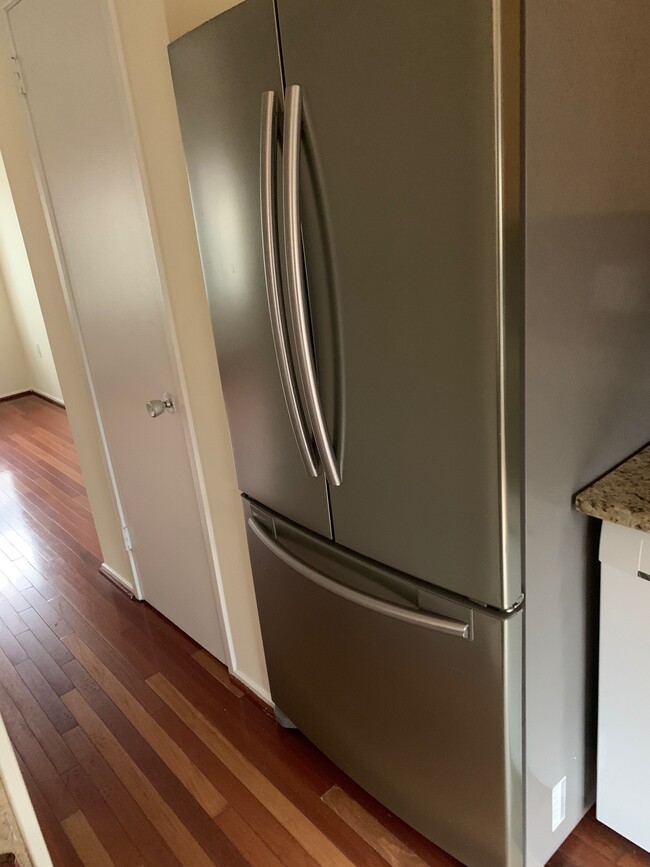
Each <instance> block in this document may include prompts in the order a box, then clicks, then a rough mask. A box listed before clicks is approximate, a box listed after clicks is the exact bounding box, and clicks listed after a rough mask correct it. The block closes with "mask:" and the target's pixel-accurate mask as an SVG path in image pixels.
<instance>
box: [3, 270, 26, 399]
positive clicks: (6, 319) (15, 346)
mask: <svg viewBox="0 0 650 867" xmlns="http://www.w3.org/2000/svg"><path fill="white" fill-rule="evenodd" d="M31 379H32V376H31V370H30V369H29V364H28V362H27V356H26V355H25V352H24V350H23V345H22V341H21V339H20V335H19V334H18V328H17V326H16V320H15V318H14V314H13V310H12V309H11V304H10V303H9V296H8V294H7V290H6V287H5V284H4V281H3V280H2V275H1V274H0V397H5V396H6V395H9V394H14V393H15V392H17V391H27V390H28V389H30V388H31V384H30V383H31Z"/></svg>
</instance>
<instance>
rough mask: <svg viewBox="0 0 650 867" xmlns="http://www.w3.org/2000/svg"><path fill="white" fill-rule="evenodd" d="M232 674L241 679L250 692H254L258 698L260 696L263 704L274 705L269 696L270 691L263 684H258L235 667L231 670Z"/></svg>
mask: <svg viewBox="0 0 650 867" xmlns="http://www.w3.org/2000/svg"><path fill="white" fill-rule="evenodd" d="M232 675H233V677H236V678H237V680H239V681H241V683H243V684H244V686H245V687H247V688H248V689H250V691H251V692H254V693H255V695H256V696H257V697H258V698H261V699H262V701H263V702H264V703H265V704H268V705H269V706H270V707H275V702H274V701H273V699H272V698H271V693H270V692H269V691H268V690H267V689H265V688H264V687H263V686H260V685H259V683H255V681H253V680H251V679H250V677H248V675H246V674H244V672H243V671H239V670H237V669H235V670H234V671H233V672H232Z"/></svg>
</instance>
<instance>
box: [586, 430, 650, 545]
mask: <svg viewBox="0 0 650 867" xmlns="http://www.w3.org/2000/svg"><path fill="white" fill-rule="evenodd" d="M575 507H576V509H577V510H578V511H579V512H584V513H585V515H592V516H593V517H594V518H602V520H603V521H612V522H613V523H614V524H623V525H624V526H625V527H631V528H632V529H633V530H643V531H644V532H646V533H648V532H650V445H649V446H646V447H645V448H644V449H642V450H641V451H640V452H637V453H636V454H635V455H632V457H631V458H628V459H627V460H626V461H624V462H623V463H622V464H620V465H619V466H618V467H616V468H615V469H613V470H612V471H611V472H609V473H607V475H605V476H603V477H602V478H601V479H598V481H597V482H594V483H593V485H589V487H588V488H585V489H584V490H583V491H580V493H579V494H576V496H575Z"/></svg>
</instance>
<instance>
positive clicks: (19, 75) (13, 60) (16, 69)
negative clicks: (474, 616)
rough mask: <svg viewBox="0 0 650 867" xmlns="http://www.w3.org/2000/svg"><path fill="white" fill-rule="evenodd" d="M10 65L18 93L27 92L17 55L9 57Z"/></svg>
mask: <svg viewBox="0 0 650 867" xmlns="http://www.w3.org/2000/svg"><path fill="white" fill-rule="evenodd" d="M11 65H12V67H13V71H14V78H15V80H16V84H17V85H18V90H19V91H20V93H24V94H27V88H26V87H25V76H24V75H23V71H22V69H21V68H20V61H19V60H18V58H17V57H12V58H11Z"/></svg>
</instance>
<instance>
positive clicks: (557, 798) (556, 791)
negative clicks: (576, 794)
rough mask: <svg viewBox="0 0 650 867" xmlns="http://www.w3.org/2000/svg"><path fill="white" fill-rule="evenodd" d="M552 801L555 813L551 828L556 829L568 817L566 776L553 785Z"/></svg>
mask: <svg viewBox="0 0 650 867" xmlns="http://www.w3.org/2000/svg"><path fill="white" fill-rule="evenodd" d="M551 802H552V814H553V817H552V820H551V824H552V829H551V830H553V831H555V830H556V828H559V826H560V825H561V824H562V822H564V820H565V818H566V777H562V779H561V780H560V781H559V783H556V784H555V785H554V786H553V792H552V795H551Z"/></svg>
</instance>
